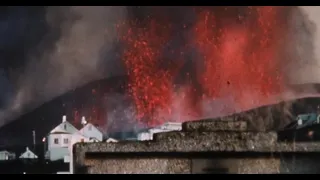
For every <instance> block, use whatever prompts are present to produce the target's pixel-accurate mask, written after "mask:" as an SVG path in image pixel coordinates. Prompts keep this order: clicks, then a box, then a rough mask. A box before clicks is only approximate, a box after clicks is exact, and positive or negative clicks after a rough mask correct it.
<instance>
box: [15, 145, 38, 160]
mask: <svg viewBox="0 0 320 180" xmlns="http://www.w3.org/2000/svg"><path fill="white" fill-rule="evenodd" d="M19 158H20V159H37V158H38V156H37V155H36V154H34V153H33V152H32V151H30V149H29V148H28V147H27V148H26V151H25V152H24V153H22V154H21V155H20V157H19Z"/></svg>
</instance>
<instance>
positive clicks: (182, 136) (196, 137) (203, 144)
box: [73, 116, 320, 174]
mask: <svg viewBox="0 0 320 180" xmlns="http://www.w3.org/2000/svg"><path fill="white" fill-rule="evenodd" d="M235 119H236V118H235V117H234V116H230V117H225V118H219V119H213V120H205V121H195V122H187V123H183V124H182V131H175V132H164V133H157V134H155V135H154V136H153V140H150V141H143V142H142V141H136V142H133V141H131V142H130V141H127V142H122V143H106V142H101V143H77V144H75V146H74V152H75V154H74V156H73V161H74V166H73V168H74V171H73V172H74V173H75V174H77V173H87V174H96V173H111V174H139V173H140V174H145V173H159V174H166V173H170V174H198V173H200V174H203V173H232V174H233V173H238V174H246V173H262V174H266V173H271V174H277V173H320V143H317V142H314V143H304V142H299V143H298V142H279V141H278V138H277V133H276V132H258V131H253V130H251V129H249V128H248V127H249V125H248V123H247V121H246V119H245V117H243V118H241V119H239V118H238V120H235Z"/></svg>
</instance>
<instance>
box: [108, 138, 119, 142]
mask: <svg viewBox="0 0 320 180" xmlns="http://www.w3.org/2000/svg"><path fill="white" fill-rule="evenodd" d="M106 142H107V143H117V142H118V140H116V139H113V138H109V139H107V140H106Z"/></svg>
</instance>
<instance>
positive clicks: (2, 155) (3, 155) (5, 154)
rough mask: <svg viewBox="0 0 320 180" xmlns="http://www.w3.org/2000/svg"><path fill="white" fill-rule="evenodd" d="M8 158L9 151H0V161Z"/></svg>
mask: <svg viewBox="0 0 320 180" xmlns="http://www.w3.org/2000/svg"><path fill="white" fill-rule="evenodd" d="M5 160H9V153H8V152H6V151H2V152H0V161H5Z"/></svg>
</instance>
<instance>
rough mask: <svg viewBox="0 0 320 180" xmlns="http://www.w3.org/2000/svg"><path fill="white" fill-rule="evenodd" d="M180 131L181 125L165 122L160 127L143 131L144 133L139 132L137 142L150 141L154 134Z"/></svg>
mask: <svg viewBox="0 0 320 180" xmlns="http://www.w3.org/2000/svg"><path fill="white" fill-rule="evenodd" d="M181 130H182V124H181V123H174V122H167V123H164V124H163V125H161V126H158V127H154V128H151V129H148V130H147V131H144V132H140V133H139V134H138V140H139V141H147V140H152V139H153V135H154V134H156V133H161V132H170V131H181Z"/></svg>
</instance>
